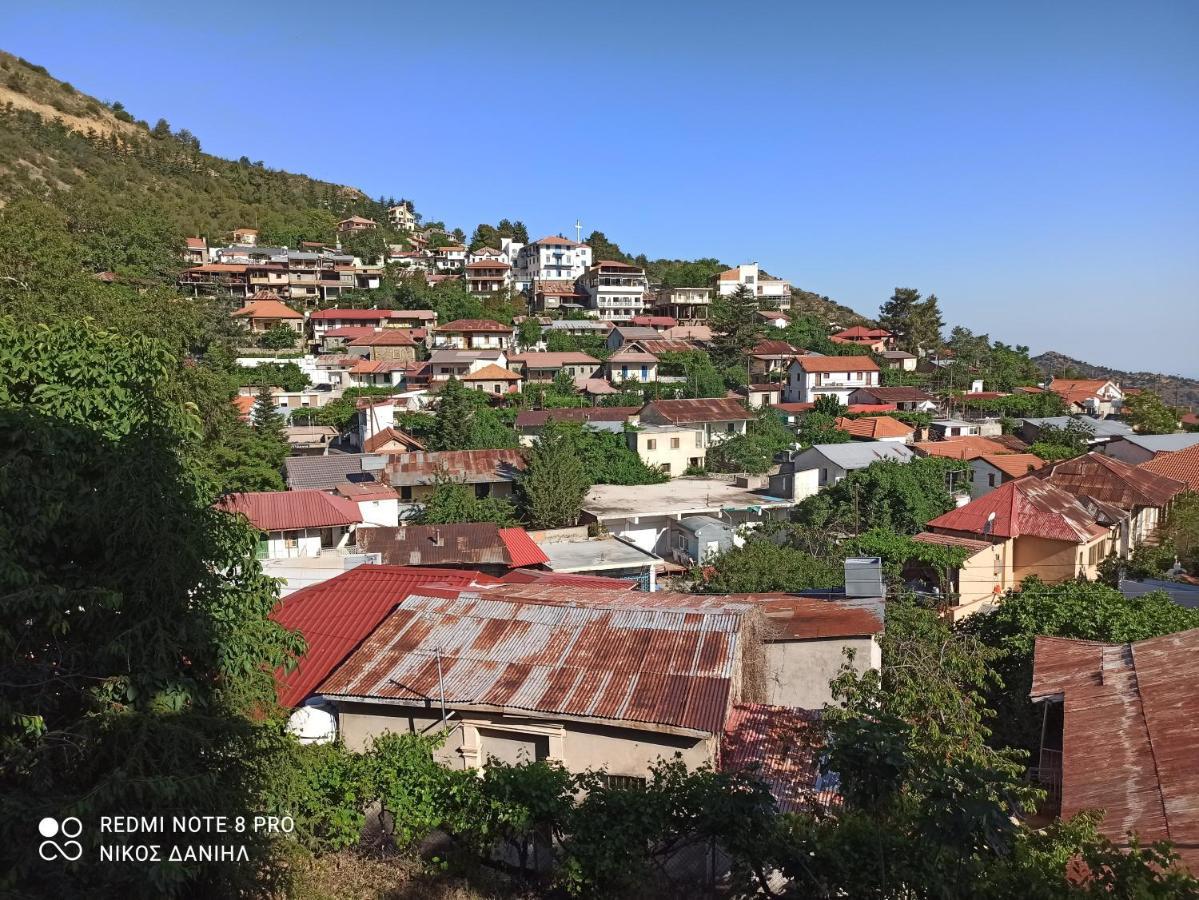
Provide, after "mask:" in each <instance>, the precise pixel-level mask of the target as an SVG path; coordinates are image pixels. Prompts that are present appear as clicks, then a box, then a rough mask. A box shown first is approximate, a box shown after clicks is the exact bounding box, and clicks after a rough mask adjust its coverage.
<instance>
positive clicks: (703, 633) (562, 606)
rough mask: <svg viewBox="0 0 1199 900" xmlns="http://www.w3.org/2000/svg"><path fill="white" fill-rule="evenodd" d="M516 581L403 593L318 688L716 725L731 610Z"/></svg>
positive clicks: (730, 655) (732, 639)
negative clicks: (581, 595) (584, 601)
mask: <svg viewBox="0 0 1199 900" xmlns="http://www.w3.org/2000/svg"><path fill="white" fill-rule="evenodd" d="M518 590H519V588H517V586H515V585H507V586H502V587H499V588H495V589H492V590H482V591H476V592H469V591H460V592H455V593H456V595H455V596H453V597H449V596H446V595H445V594H444V592H439V593H441V595H440V596H439V595H438V594H437V593H433V592H431V591H426V592H425V593H424V595H421V594H413V595H411V596H409V597H408V598H407V599H405V600H403V601H402V602H401V603H400V604H399V607H398V608H397V609H396V611H395V612H393V613H392V614H391V615H390V616H388V617H387V618H386V619H385V620H384V621H383V623H382V624H381V625H380V626H379V627H378V628H377V629H376V630H375V631H374V633H372V634H371V635H370V637H368V638H367V639H366V641H364V642H363V644H362V646H361V647H359V648H358V650H356V651H355V652H354V653H352V654H351V655H350V657H349V658H348V659H347V660H346V661H345V662H344V663H343V664H342V665H341V666H339V667H338V668H337V670H336V671H335V672H334V673H333V674H332V675H331V676H330V677H329V678H326V679H325V680H324V681H323V682H322V683H321V685H320V688H319V690H320V693H322V694H325V695H328V696H333V697H341V698H347V699H348V698H355V699H359V698H360V699H364V700H372V699H380V700H397V701H404V700H407V701H411V702H413V703H420V704H423V703H426V702H428V701H429V698H431V697H437V696H439V694H440V693H441V692H443V691H444V696H445V700H446V703H447V705H451V706H454V707H467V708H481V709H495V710H524V711H528V712H538V713H554V714H558V715H568V716H578V717H580V718H586V719H603V720H608V721H618V722H629V723H645V724H649V725H664V726H673V727H676V728H682V729H687V730H689V731H692V732H694V733H701V734H702V733H707V734H720V733H721V732H722V730H723V726H724V722H725V718H726V716H727V712H728V707H729V702H730V699H732V694H733V690H734V677H735V674H736V672H735V667H736V664H737V660H738V659H739V658H740V656H739V649H740V648H739V643H740V641H741V632H742V621H741V617H740V616H739V615H737V614H735V613H725V612H713V613H708V614H705V613H703V612H700V611H695V610H648V611H646V613H645V614H644V615H637V616H630V615H629V614H628V609H627V607H614V608H613V607H603V606H598V605H591V604H588V605H577V604H576V605H572V604H569V603H543V602H539V601H532V600H527V599H525V598H521V597H519V596H513V595H512V592H514V591H518ZM500 591H504V592H506V593H507V595H506V596H500V595H499V592H500ZM607 593H609V594H610V595H611V596H612V597H617V598H619V597H632V596H637V595H636V594H633V593H631V592H624V591H619V592H618V591H612V592H607ZM640 596H644V597H650V596H652V595H650V594H642V595H640ZM439 660H440V665H441V675H440V677H439V675H438V661H439Z"/></svg>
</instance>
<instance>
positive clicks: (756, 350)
mask: <svg viewBox="0 0 1199 900" xmlns="http://www.w3.org/2000/svg"><path fill="white" fill-rule="evenodd" d="M801 352H803V351H801V350H799V349H798V348H796V347H792V346H791V345H790V344H788V343H787V342H786V341H758V343H756V344H754V346H753V349H751V350H750V351H749V353H750V356H796V355H797V354H799V353H801Z"/></svg>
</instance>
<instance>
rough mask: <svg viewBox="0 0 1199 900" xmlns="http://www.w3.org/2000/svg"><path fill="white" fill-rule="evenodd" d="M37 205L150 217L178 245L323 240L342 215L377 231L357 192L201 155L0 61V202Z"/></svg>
mask: <svg viewBox="0 0 1199 900" xmlns="http://www.w3.org/2000/svg"><path fill="white" fill-rule="evenodd" d="M20 198H38V199H41V200H44V201H46V202H48V203H50V204H51V205H53V206H55V207H56V208H59V209H61V210H63V211H64V212H66V213H67V214H68V215H70V216H78V217H80V218H83V219H94V220H104V219H117V220H124V219H129V218H137V217H142V216H149V217H152V218H153V220H154V221H155V222H156V223H158V224H159V225H160V226H162V227H164V228H165V229H166V230H168V231H169V232H170V233H171V234H172V235H174V236H176V237H177V238H182V237H183V236H185V235H194V234H202V235H206V236H209V237H210V238H212V239H215V240H219V239H221V238H222V237H223V236H225V235H226V234H228V232H229V231H230V230H232V229H233V228H236V227H239V226H250V227H257V228H259V229H260V231H261V232H262V234H261V239H262V241H263V242H264V243H272V242H274V241H279V242H283V243H288V244H289V246H294V245H295V243H296V242H297V241H298V240H301V239H306V240H332V239H333V236H334V235H333V227H334V225H335V223H336V222H337V220H338V219H341V218H345V217H346V216H348V215H362V216H367V217H370V218H373V219H376V220H377V221H380V222H383V221H386V204H385V203H383V202H380V201H379V200H371V199H370V198H368V197H367V196H366V195H365V194H363V192H362V191H360V190H358V189H357V188H353V187H347V186H345V185H338V184H332V183H330V182H326V181H318V180H317V179H313V178H309V177H308V176H306V175H295V174H291V173H288V172H281V171H277V170H273V169H269V168H266V167H265V166H264V165H263V164H262V163H261V162H251V161H250V160H248V159H246V158H244V157H243V158H242V159H241V160H239V161H236V162H231V161H229V160H224V159H220V158H218V157H215V156H212V155H210V154H207V153H204V152H203V151H202V150H201V149H200V142H199V140H198V139H197V138H196V137H195V136H194V135H191V134H190V133H188V132H187V131H176V132H172V131H171V129H170V126H169V125H168V124H167V123H166V122H165V121H160V122H159V123H156V124H155V125H154V126H150V125H148V124H147V123H145V122H135V121H134V120H133V119H132V117H131V116H129V114H128V113H127V112H125V111H124V110H123V109H122V108H121V107H120V104H119V103H118V104H113V106H111V107H110V106H107V105H105V104H103V103H101V102H100V101H99V100H96V99H95V98H92V97H89V96H87V95H85V94H82V93H80V92H79V91H77V90H75V88H73V87H72V86H71V85H68V84H66V83H64V82H61V81H58V80H56V79H54V78H53V77H52V76H51V75H50V74H49V73H47V72H46V71H45V69H43V68H42V67H40V66H34V65H32V64H31V63H28V62H26V61H24V60H21V59H19V58H18V57H15V56H12V55H11V54H8V53H3V52H0V202H4V203H11V202H13V201H15V200H18V199H20Z"/></svg>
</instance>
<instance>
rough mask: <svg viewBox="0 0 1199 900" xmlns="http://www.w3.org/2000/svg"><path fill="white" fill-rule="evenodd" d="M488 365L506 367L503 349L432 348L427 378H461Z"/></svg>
mask: <svg viewBox="0 0 1199 900" xmlns="http://www.w3.org/2000/svg"><path fill="white" fill-rule="evenodd" d="M489 366H499V367H501V368H507V366H508V357H507V356H506V355H505V354H504V351H503V350H434V351H433V353H432V355H431V356H430V357H429V379H430V380H431V381H449V380H450V379H451V378H458V379H462V378H465V377H466V376H467V375H473V374H474V373H475V372H479V371H481V370H483V369H486V368H488V367H489Z"/></svg>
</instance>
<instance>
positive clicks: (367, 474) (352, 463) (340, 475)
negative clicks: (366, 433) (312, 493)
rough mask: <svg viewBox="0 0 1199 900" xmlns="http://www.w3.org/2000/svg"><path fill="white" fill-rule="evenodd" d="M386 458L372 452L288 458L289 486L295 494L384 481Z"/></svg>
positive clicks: (286, 463)
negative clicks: (352, 483)
mask: <svg viewBox="0 0 1199 900" xmlns="http://www.w3.org/2000/svg"><path fill="white" fill-rule="evenodd" d="M386 463H387V459H386V457H383V456H376V455H374V454H371V453H338V454H330V455H329V456H289V457H288V458H287V459H286V460H284V462H283V468H284V473H285V475H286V478H287V485H288V487H289V488H291V489H292V490H293V491H300V490H307V489H310V488H315V489H317V490H329V489H331V488H335V487H337V486H338V485H340V484H345V483H346V482H347V481H367V480H371V479H374V480H376V481H382V480H383V479H382V471H383V467H384V466H385V465H386Z"/></svg>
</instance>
